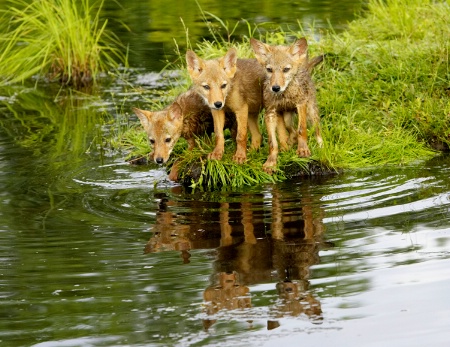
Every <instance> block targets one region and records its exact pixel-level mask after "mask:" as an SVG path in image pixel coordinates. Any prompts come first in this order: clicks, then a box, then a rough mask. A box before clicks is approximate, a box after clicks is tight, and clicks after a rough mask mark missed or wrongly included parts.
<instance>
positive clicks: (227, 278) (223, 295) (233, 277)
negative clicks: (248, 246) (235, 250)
mask: <svg viewBox="0 0 450 347" xmlns="http://www.w3.org/2000/svg"><path fill="white" fill-rule="evenodd" d="M214 282H215V283H214V284H213V285H211V286H209V287H208V288H206V289H205V291H204V293H203V298H204V300H205V306H204V307H205V308H204V311H205V313H206V315H208V316H214V315H215V314H217V313H218V312H219V311H222V310H236V309H245V308H250V307H251V298H250V295H249V291H250V290H249V288H248V287H247V286H244V285H242V284H240V283H239V279H238V274H237V273H236V272H219V273H218V274H217V276H216V279H215V280H214ZM215 322H216V319H209V318H206V319H203V327H204V328H205V330H208V329H209V327H210V326H211V325H213V324H214V323H215Z"/></svg>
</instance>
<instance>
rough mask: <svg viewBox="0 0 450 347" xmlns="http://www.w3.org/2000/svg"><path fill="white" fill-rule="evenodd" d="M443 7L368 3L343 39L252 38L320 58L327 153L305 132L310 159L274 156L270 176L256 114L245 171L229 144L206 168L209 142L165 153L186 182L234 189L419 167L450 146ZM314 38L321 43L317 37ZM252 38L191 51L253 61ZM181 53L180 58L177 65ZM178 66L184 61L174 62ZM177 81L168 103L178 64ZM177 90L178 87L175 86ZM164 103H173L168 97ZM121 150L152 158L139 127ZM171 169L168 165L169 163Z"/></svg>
mask: <svg viewBox="0 0 450 347" xmlns="http://www.w3.org/2000/svg"><path fill="white" fill-rule="evenodd" d="M448 18H450V6H449V4H448V2H446V1H430V0H415V1H411V0H409V1H408V0H387V1H379V0H371V1H370V2H369V4H368V9H367V11H365V12H364V13H362V14H361V16H360V17H359V18H358V19H357V20H355V21H353V22H351V23H349V25H348V28H347V30H346V31H345V32H343V33H339V34H336V33H333V32H325V33H320V35H314V33H310V32H309V31H308V32H305V31H303V30H302V28H301V27H300V29H299V31H292V32H281V31H279V32H275V33H265V34H264V37H258V30H257V28H255V30H253V32H252V35H253V36H254V37H256V38H258V39H262V40H263V41H265V42H267V43H269V44H287V43H291V42H292V41H293V40H294V39H296V38H300V37H306V38H307V40H308V44H309V55H310V57H313V56H315V55H318V54H324V55H325V59H324V62H323V63H322V64H321V65H319V66H318V67H317V68H316V69H315V71H314V75H313V80H314V82H315V84H316V88H317V97H318V104H319V109H320V114H321V124H322V136H323V139H324V146H323V147H322V148H319V147H318V146H317V143H316V142H315V140H314V137H313V136H312V135H311V134H310V136H309V139H310V140H309V144H310V148H311V152H312V156H311V157H310V158H307V159H306V158H299V157H297V155H296V154H295V150H294V149H292V150H290V151H287V152H281V153H280V155H279V158H278V167H277V171H276V172H275V173H274V174H273V175H268V174H266V173H264V172H263V171H262V165H263V163H264V161H265V160H266V158H267V153H268V149H267V147H268V146H267V137H266V134H265V126H264V121H263V117H262V116H261V117H260V119H261V123H260V126H261V130H262V131H263V134H264V142H263V147H262V148H261V149H260V150H259V151H249V153H248V160H247V162H246V163H245V164H242V165H237V164H235V163H234V162H233V161H232V159H231V158H232V154H233V153H234V150H235V148H234V142H233V141H232V140H231V138H230V137H228V138H229V139H228V140H227V141H226V147H225V155H224V158H223V160H221V161H216V160H212V161H208V160H207V159H206V156H207V154H208V153H209V152H210V151H211V150H212V148H213V145H214V139H213V138H208V137H203V138H199V139H198V140H197V148H196V149H195V150H193V151H187V150H186V148H187V146H186V143H185V141H183V140H180V141H179V142H178V144H177V146H176V148H175V150H174V152H173V153H172V155H171V160H172V163H173V161H174V160H179V163H180V168H181V169H180V180H181V182H182V183H183V184H184V185H194V186H196V185H201V186H205V187H208V188H215V187H220V186H231V187H239V186H243V185H254V184H260V183H265V182H277V181H282V180H285V179H287V178H289V177H292V176H297V175H315V174H324V173H330V172H337V171H340V170H346V169H357V168H366V167H382V166H386V165H403V164H408V163H413V162H419V161H422V160H426V159H428V158H430V157H432V156H434V155H436V153H437V151H438V150H447V149H448V148H449V144H450V103H449V96H450V82H449V81H450V67H449V60H448V56H449V47H450V45H449V42H450V26H449V25H448ZM315 37H319V39H318V40H315V39H314V38H315ZM249 39H250V38H249V37H244V38H240V40H239V42H237V41H236V42H228V39H222V38H220V37H218V38H217V40H216V41H215V42H214V43H211V42H209V41H205V42H200V43H198V44H197V45H196V46H195V47H194V50H195V51H196V52H197V53H198V54H199V55H200V56H202V57H204V58H214V57H219V56H223V55H224V54H225V52H226V51H227V49H228V48H230V47H236V48H237V50H238V52H239V57H244V58H245V57H253V53H252V50H251V47H250V44H249ZM184 53H185V52H181V53H180V56H181V57H182V58H184ZM181 60H182V61H183V62H184V59H181ZM177 68H178V69H180V70H181V71H182V77H181V79H182V80H181V81H180V82H181V83H180V84H179V85H178V87H175V88H174V89H172V90H171V91H169V94H170V95H172V96H173V97H174V96H175V95H177V94H178V93H180V92H182V91H184V90H186V89H187V88H188V87H189V84H190V80H189V77H188V75H187V72H186V67H185V65H182V66H178V67H177ZM180 85H181V87H180ZM147 101H148V103H147V104H146V105H145V108H147V109H150V110H158V109H161V101H160V100H158V101H157V102H155V101H152V100H146V102H147ZM167 101H168V102H170V101H171V100H170V98H168V100H167ZM119 142H120V146H122V148H126V149H128V150H130V158H131V157H133V158H137V157H145V156H146V155H147V154H148V152H149V147H148V144H147V139H146V136H145V134H144V132H143V131H142V128H141V126H140V125H139V124H138V123H136V126H135V127H132V128H130V129H129V130H128V131H126V132H125V133H124V134H123V136H122V137H121V138H120V139H119ZM169 167H170V164H169Z"/></svg>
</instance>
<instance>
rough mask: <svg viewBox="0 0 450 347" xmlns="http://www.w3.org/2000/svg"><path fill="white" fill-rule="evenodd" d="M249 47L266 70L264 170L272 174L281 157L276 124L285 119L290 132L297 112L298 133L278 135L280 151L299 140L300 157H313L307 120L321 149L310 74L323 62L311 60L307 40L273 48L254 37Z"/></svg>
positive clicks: (317, 112)
mask: <svg viewBox="0 0 450 347" xmlns="http://www.w3.org/2000/svg"><path fill="white" fill-rule="evenodd" d="M250 44H251V46H252V48H253V51H254V53H255V56H256V59H257V60H258V61H259V63H260V64H261V65H262V66H263V67H264V69H265V82H264V93H263V95H264V96H263V98H264V107H265V109H266V112H265V123H266V128H267V134H268V139H269V156H268V158H267V160H266V162H265V163H264V165H263V168H264V170H265V171H266V172H268V173H272V172H273V171H274V170H275V167H276V164H277V157H278V141H277V138H276V129H277V123H280V122H282V120H283V119H284V122H285V124H286V127H287V128H288V130H289V129H291V128H292V124H293V119H292V118H293V113H294V112H296V113H297V114H298V128H297V131H294V132H289V133H290V135H289V137H288V136H286V135H285V134H283V132H281V133H280V132H279V133H278V135H279V142H280V147H281V149H286V148H288V146H289V143H290V142H291V141H292V140H295V137H297V155H298V156H300V157H309V156H310V155H311V151H310V150H309V147H308V141H307V136H308V134H307V120H310V121H311V122H312V123H313V124H314V126H315V133H316V139H317V143H318V144H319V146H322V143H323V141H322V137H321V135H320V125H319V121H320V118H319V110H318V107H317V101H316V89H315V87H314V83H313V81H312V79H311V73H310V70H311V69H312V68H313V67H314V66H315V65H317V64H318V63H320V61H322V59H318V58H315V59H314V60H312V61H311V62H310V61H309V60H308V44H307V42H306V40H305V39H304V38H302V39H300V40H297V41H296V42H295V43H294V44H292V45H291V46H270V45H267V44H265V43H263V42H261V41H258V40H256V39H253V38H252V39H251V40H250ZM278 127H279V128H280V126H278Z"/></svg>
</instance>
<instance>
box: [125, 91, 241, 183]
mask: <svg viewBox="0 0 450 347" xmlns="http://www.w3.org/2000/svg"><path fill="white" fill-rule="evenodd" d="M133 111H134V113H135V114H136V115H137V116H138V118H139V120H140V121H141V124H142V126H143V127H144V130H145V132H146V133H147V137H148V140H149V142H150V145H151V146H152V148H153V151H152V152H151V153H150V158H151V159H152V160H154V162H155V163H157V164H164V163H166V162H167V160H169V157H170V153H171V152H172V150H173V148H174V146H175V144H176V143H177V141H178V139H179V138H180V137H183V138H185V139H186V141H187V142H188V149H189V150H191V149H193V148H194V146H195V137H197V136H200V135H203V134H205V133H208V134H210V133H212V132H213V130H214V123H213V119H212V116H211V110H210V109H209V107H208V106H207V105H205V104H204V103H203V100H202V98H201V97H200V96H199V95H198V94H197V93H196V92H194V91H193V90H188V91H187V92H185V93H182V94H180V95H179V96H178V97H177V98H176V99H175V101H174V102H172V103H171V104H170V105H169V106H167V107H166V108H165V109H163V110H161V111H154V112H152V111H146V110H141V109H138V108H133ZM233 119H234V116H231V115H229V116H228V117H227V120H228V123H227V127H230V128H232V127H233ZM232 135H233V130H232ZM234 136H235V134H234ZM177 178H178V165H177V163H175V164H174V165H173V166H172V170H171V171H170V174H169V179H171V180H173V181H176V180H177Z"/></svg>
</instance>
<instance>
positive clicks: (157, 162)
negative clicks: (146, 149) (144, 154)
mask: <svg viewBox="0 0 450 347" xmlns="http://www.w3.org/2000/svg"><path fill="white" fill-rule="evenodd" d="M155 161H156V164H162V163H164V159H163V158H161V157H158V158H156V159H155Z"/></svg>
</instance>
